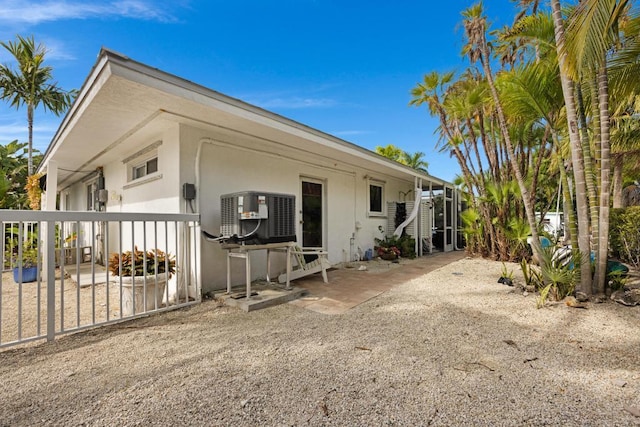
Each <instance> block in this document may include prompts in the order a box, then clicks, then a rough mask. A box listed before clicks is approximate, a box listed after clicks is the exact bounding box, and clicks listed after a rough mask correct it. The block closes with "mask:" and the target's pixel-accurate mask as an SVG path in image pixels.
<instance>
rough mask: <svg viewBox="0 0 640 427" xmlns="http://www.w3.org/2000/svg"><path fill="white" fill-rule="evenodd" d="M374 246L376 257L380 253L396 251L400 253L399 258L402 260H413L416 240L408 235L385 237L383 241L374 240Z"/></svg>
mask: <svg viewBox="0 0 640 427" xmlns="http://www.w3.org/2000/svg"><path fill="white" fill-rule="evenodd" d="M375 242H376V245H375V250H376V252H377V254H378V256H380V255H381V253H382V252H389V250H390V249H392V248H393V249H392V250H394V252H395V251H396V250H398V251H399V252H400V254H399V255H400V256H401V257H404V258H415V257H416V251H415V245H416V240H415V239H413V238H411V237H410V236H409V235H406V234H405V235H403V236H402V237H395V236H391V237H386V238H384V239H375Z"/></svg>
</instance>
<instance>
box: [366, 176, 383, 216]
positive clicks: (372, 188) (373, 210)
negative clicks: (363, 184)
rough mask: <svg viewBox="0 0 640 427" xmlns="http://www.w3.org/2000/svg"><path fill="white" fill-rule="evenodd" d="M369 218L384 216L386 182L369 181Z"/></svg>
mask: <svg viewBox="0 0 640 427" xmlns="http://www.w3.org/2000/svg"><path fill="white" fill-rule="evenodd" d="M368 199H369V216H384V214H385V212H384V204H385V203H384V182H381V181H373V180H369V197H368Z"/></svg>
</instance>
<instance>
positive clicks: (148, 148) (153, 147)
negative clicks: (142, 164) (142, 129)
mask: <svg viewBox="0 0 640 427" xmlns="http://www.w3.org/2000/svg"><path fill="white" fill-rule="evenodd" d="M161 145H162V141H156V142H154V143H153V144H149V145H147V146H146V147H144V148H143V149H142V150H140V151H138V152H137V153H133V154H132V155H130V156H129V157H127V158H126V159H124V160H123V161H122V163H124V164H127V163H130V162H132V161H133V160H137V159H138V157H142V156H144V155H145V154H147V153H150V152H152V151H153V150H157V148H158V147H159V146H161Z"/></svg>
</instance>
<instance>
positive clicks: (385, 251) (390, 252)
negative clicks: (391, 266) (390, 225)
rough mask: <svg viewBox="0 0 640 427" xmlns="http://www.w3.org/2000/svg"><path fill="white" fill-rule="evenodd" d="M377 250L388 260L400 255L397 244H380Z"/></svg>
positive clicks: (379, 254) (380, 255)
mask: <svg viewBox="0 0 640 427" xmlns="http://www.w3.org/2000/svg"><path fill="white" fill-rule="evenodd" d="M376 252H377V254H378V256H379V257H380V258H382V259H384V260H387V261H392V260H394V259H396V258H398V257H399V256H400V249H398V248H397V247H395V246H378V247H377V248H376Z"/></svg>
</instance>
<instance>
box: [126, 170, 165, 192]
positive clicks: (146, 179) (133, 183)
mask: <svg viewBox="0 0 640 427" xmlns="http://www.w3.org/2000/svg"><path fill="white" fill-rule="evenodd" d="M159 179H162V174H161V173H160V172H154V173H152V174H150V175H145V176H143V177H142V178H138V179H136V180H134V181H130V182H129V183H128V184H125V185H123V186H122V189H123V190H128V189H129V188H133V187H137V186H138V185H142V184H146V183H148V182H153V181H157V180H159Z"/></svg>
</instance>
